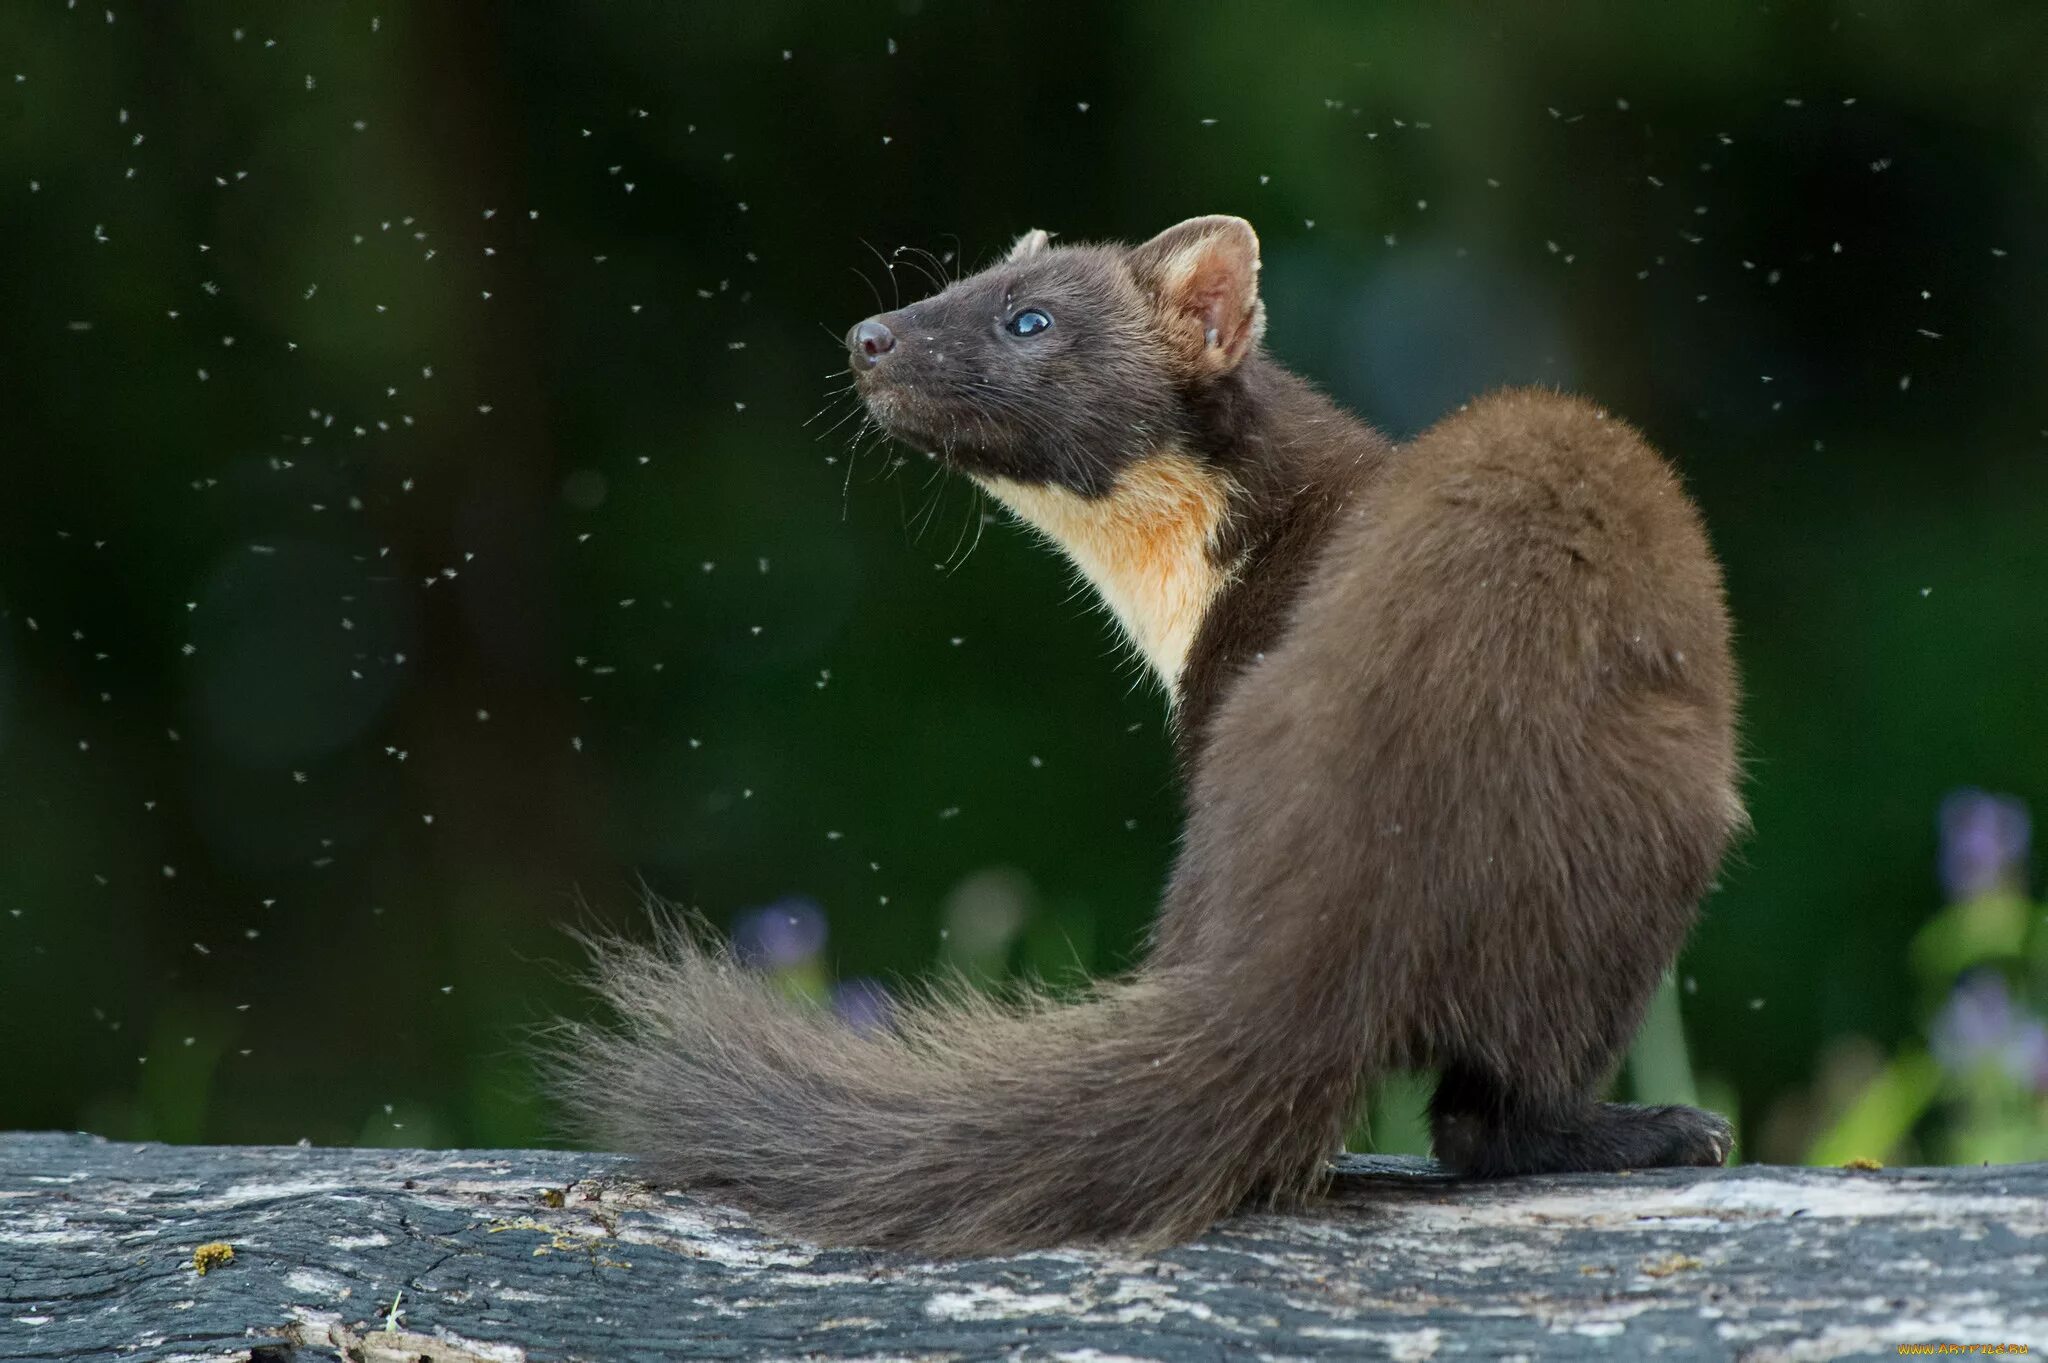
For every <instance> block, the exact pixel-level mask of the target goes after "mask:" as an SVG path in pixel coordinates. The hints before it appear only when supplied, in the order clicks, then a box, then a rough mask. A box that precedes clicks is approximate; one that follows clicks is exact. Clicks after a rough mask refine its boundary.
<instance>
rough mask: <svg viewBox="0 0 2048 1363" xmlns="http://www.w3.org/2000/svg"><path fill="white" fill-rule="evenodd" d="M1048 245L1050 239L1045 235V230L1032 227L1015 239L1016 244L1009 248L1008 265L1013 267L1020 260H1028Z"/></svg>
mask: <svg viewBox="0 0 2048 1363" xmlns="http://www.w3.org/2000/svg"><path fill="white" fill-rule="evenodd" d="M1050 245H1052V238H1051V237H1049V236H1047V235H1046V233H1045V229H1044V228H1042V227H1034V228H1032V229H1031V230H1030V231H1029V232H1026V233H1025V234H1024V235H1023V236H1021V237H1019V238H1017V244H1016V245H1015V246H1012V247H1011V248H1010V254H1009V258H1008V263H1009V264H1011V265H1015V264H1016V263H1017V262H1018V261H1020V260H1029V259H1030V258H1031V257H1032V256H1035V255H1037V254H1038V253H1039V252H1040V251H1043V250H1044V249H1045V248H1046V247H1048V246H1050Z"/></svg>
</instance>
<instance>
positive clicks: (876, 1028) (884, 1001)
mask: <svg viewBox="0 0 2048 1363" xmlns="http://www.w3.org/2000/svg"><path fill="white" fill-rule="evenodd" d="M832 1011H833V1012H835V1013H837V1014H838V1015H839V1017H840V1020H841V1021H843V1022H844V1023H845V1024H846V1025H847V1026H849V1027H851V1028H853V1030H854V1031H856V1032H868V1033H872V1032H886V1031H887V1030H889V1023H890V1020H891V1019H892V1018H893V1017H894V1015H895V1008H894V1007H893V1006H892V1004H891V1002H890V999H889V991H888V990H887V989H885V988H883V987H882V983H881V981H879V980H871V979H869V978H868V977H867V976H865V975H855V976H854V977H853V978H852V979H847V980H841V981H840V982H839V983H838V984H835V985H833V986H832Z"/></svg>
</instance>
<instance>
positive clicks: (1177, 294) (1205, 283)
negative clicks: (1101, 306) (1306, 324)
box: [1129, 216, 1266, 374]
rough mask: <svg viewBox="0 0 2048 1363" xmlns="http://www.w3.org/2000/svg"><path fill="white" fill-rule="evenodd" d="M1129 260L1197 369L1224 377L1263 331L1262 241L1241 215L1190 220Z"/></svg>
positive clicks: (1136, 250) (1139, 248)
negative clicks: (1260, 245)
mask: <svg viewBox="0 0 2048 1363" xmlns="http://www.w3.org/2000/svg"><path fill="white" fill-rule="evenodd" d="M1129 260H1130V265H1131V272H1132V273H1133V274H1134V275H1136V276H1137V278H1138V282H1139V283H1140V284H1142V285H1144V286H1145V288H1146V289H1147V290H1148V291H1150V293H1151V294H1152V296H1153V298H1154V299H1155V300H1156V301H1157V303H1158V305H1159V308H1160V311H1161V313H1162V314H1163V321H1164V324H1165V330H1166V333H1167V335H1168V337H1169V338H1170V339H1171V340H1172V341H1173V343H1174V345H1175V348H1176V349H1178V350H1180V351H1181V352H1182V353H1183V354H1184V355H1185V356H1186V358H1187V359H1188V361H1189V362H1190V363H1191V364H1192V365H1193V366H1194V368H1195V369H1196V371H1197V372H1199V373H1204V374H1227V373H1229V372H1230V371H1231V370H1233V369H1235V368H1237V366H1238V363H1239V362H1240V361H1241V360H1243V359H1244V357H1245V354H1246V352H1247V351H1249V350H1250V349H1251V348H1252V347H1253V346H1254V345H1256V344H1258V340H1259V337H1260V336H1261V335H1263V334H1264V332H1265V330H1266V309H1265V307H1264V305H1262V304H1261V303H1260V302H1259V236H1258V233H1256V232H1254V231H1252V225H1251V224H1250V223H1248V222H1246V221H1245V220H1244V219H1243V218H1229V217H1220V216H1219V217H1207V218H1189V219H1188V220H1187V221H1186V222H1184V223H1181V224H1179V225H1178V226H1174V227H1169V228H1167V229H1166V230H1165V231H1164V232H1161V233H1160V234H1159V235H1158V236H1156V237H1154V238H1152V240H1150V241H1148V242H1146V243H1145V244H1144V245H1143V246H1134V247H1132V248H1131V253H1130V256H1129Z"/></svg>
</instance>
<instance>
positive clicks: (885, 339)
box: [846, 317, 896, 369]
mask: <svg viewBox="0 0 2048 1363" xmlns="http://www.w3.org/2000/svg"><path fill="white" fill-rule="evenodd" d="M895 348H896V333H895V332H893V331H891V330H889V328H888V327H887V326H885V325H883V323H882V320H881V319H880V318H879V317H870V318H868V320H867V321H865V322H862V323H861V324H860V325H859V326H857V327H855V328H854V329H853V330H852V331H849V332H847V333H846V353H847V356H848V358H849V359H851V361H852V363H853V367H854V368H855V369H873V368H874V367H875V366H876V365H877V364H879V363H881V360H882V357H883V356H884V355H886V354H888V353H889V352H890V351H892V350H894V349H895Z"/></svg>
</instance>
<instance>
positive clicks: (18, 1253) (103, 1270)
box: [0, 1135, 2048, 1363]
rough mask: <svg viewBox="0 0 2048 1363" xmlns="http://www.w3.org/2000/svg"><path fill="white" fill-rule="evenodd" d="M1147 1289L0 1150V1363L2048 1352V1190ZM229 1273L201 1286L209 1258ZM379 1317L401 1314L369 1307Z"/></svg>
mask: <svg viewBox="0 0 2048 1363" xmlns="http://www.w3.org/2000/svg"><path fill="white" fill-rule="evenodd" d="M1347 1167H1348V1169H1349V1170H1350V1172H1348V1173H1347V1174H1346V1176H1345V1177H1344V1178H1343V1179H1342V1180H1341V1182H1340V1187H1339V1190H1338V1193H1337V1195H1336V1196H1335V1198H1333V1200H1332V1202H1331V1204H1330V1205H1329V1206H1328V1207H1327V1208H1325V1209H1323V1210H1322V1211H1321V1212H1320V1213H1319V1214H1318V1215H1316V1216H1314V1217H1276V1216H1247V1217H1241V1218H1239V1219H1237V1220H1234V1221H1232V1222H1230V1223H1228V1224H1227V1225H1225V1226H1223V1227H1221V1228H1220V1229H1218V1230H1216V1231H1215V1232H1213V1233H1212V1234H1210V1235H1209V1236H1207V1237H1206V1238H1204V1239H1203V1240H1201V1241H1199V1242H1197V1243H1195V1244H1191V1245H1187V1246H1184V1247H1182V1248H1180V1249H1178V1250H1175V1251H1172V1252H1170V1253H1167V1254H1164V1255H1161V1256H1159V1257H1157V1258H1135V1257H1132V1256H1130V1255H1128V1254H1120V1253H1117V1252H1115V1251H1109V1250H1061V1251H1056V1252H1047V1253H1039V1254H1026V1255H1019V1256H1016V1257H1013V1258H1003V1259H982V1260H969V1261H959V1262H937V1263H935V1262H931V1261H927V1260H922V1259H918V1258H915V1257H910V1256H903V1255H894V1254H874V1253H864V1252H854V1251H845V1250H830V1251H820V1250H817V1249H814V1248H811V1247H808V1246H805V1245H802V1244H797V1243H794V1242H791V1241H789V1240H785V1239H781V1238H778V1237H775V1236H772V1235H767V1234H763V1233H762V1232H760V1231H758V1230H756V1229H755V1228H754V1227H753V1226H752V1225H750V1224H749V1222H748V1221H747V1219H746V1218H745V1217H743V1216H741V1215H739V1214H738V1213H736V1212H732V1211H729V1210H726V1209H724V1208H720V1207H717V1206H715V1205H711V1204H708V1203H705V1202H702V1201H700V1200H697V1199H695V1198H691V1197H688V1196H684V1195H680V1194H674V1193H663V1192H657V1191H654V1190H651V1189H648V1188H645V1187H642V1186H640V1185H639V1184H637V1183H635V1182H633V1181H632V1180H631V1178H630V1177H629V1176H628V1175H627V1173H626V1170H625V1167H624V1166H623V1165H622V1164H621V1163H620V1162H619V1161H618V1160H616V1159H614V1158H611V1157H606V1156H597V1155H586V1154H575V1153H564V1152H557V1151H406V1150H319V1149H311V1148H303V1147H302V1148H283V1149H270V1148H203V1147H169V1146H156V1145H122V1144H115V1143H111V1142H106V1141H101V1140H97V1139H94V1138H91V1137H84V1136H61V1135H12V1136H0V1298H4V1301H0V1358H6V1359H47V1360H66V1361H67V1363H68V1361H69V1360H73V1359H122V1358H127V1359H153V1360H156V1359H201V1358H203V1359H253V1360H258V1361H259V1363H304V1361H306V1360H312V1359H327V1358H335V1357H346V1358H349V1359H352V1360H357V1363H391V1361H395V1360H400V1359H403V1360H406V1361H407V1363H415V1361H416V1360H422V1359H429V1360H433V1361H434V1363H474V1360H485V1359H487V1360H493V1361H494V1363H513V1361H515V1360H525V1359H696V1358H748V1359H752V1358H806V1359H884V1358H890V1359H894V1358H917V1359H926V1358H930V1359H952V1358H961V1359H980V1358H1018V1359H1069V1360H1109V1359H1226V1358H1227V1359H1238V1358H1242V1359H1269V1358H1272V1359H1294V1358H1371V1357H1382V1358H1385V1357H1390V1358H1397V1359H1428V1358H1503V1357H1523V1358H1531V1359H1539V1358H1540V1359H1581V1358H1616V1359H1661V1358H1743V1359H1822V1358H1853V1357H1870V1358H1879V1357H1886V1358H1892V1357H1897V1356H1899V1353H1900V1350H1899V1346H1900V1345H1901V1344H1941V1343H1948V1344H2022V1345H2030V1346H2032V1348H2033V1349H2034V1350H2036V1351H2041V1350H2044V1349H2048V1262H2044V1260H2048V1165H2025V1166H2009V1167H2002V1168H1969V1169H1895V1170H1884V1171H1878V1172H1850V1171H1841V1170H1801V1169H1776V1168H1760V1167H1748V1168H1736V1169H1728V1170H1716V1171H1711V1172H1699V1171H1679V1170H1671V1171H1662V1172H1656V1173H1643V1174H1633V1175H1621V1176H1605V1177H1595V1176H1583V1177H1564V1178H1540V1179H1528V1180H1522V1181H1517V1182H1512V1183H1501V1184H1471V1183H1460V1182H1455V1181H1451V1180H1447V1179H1444V1178H1442V1177H1441V1176H1439V1175H1437V1174H1436V1173H1435V1172H1434V1171H1433V1169H1432V1168H1431V1166H1429V1165H1428V1164H1427V1163H1426V1162H1423V1161H1371V1162H1368V1161H1354V1162H1353V1163H1352V1164H1351V1165H1349V1166H1347ZM209 1242H225V1243H226V1244H228V1245H230V1246H232V1247H233V1250H234V1258H233V1261H232V1262H231V1263H227V1264H225V1265H222V1266H220V1267H217V1268H214V1269H213V1270H212V1271H211V1272H209V1273H207V1274H205V1275H203V1276H202V1275H200V1274H199V1273H198V1272H196V1271H195V1269H194V1267H193V1252H194V1250H195V1249H196V1248H197V1247H199V1246H200V1245H202V1244H207V1243H209ZM394 1302H395V1303H396V1305H397V1309H396V1313H395V1315H394V1313H393V1309H392V1308H393V1304H394Z"/></svg>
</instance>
